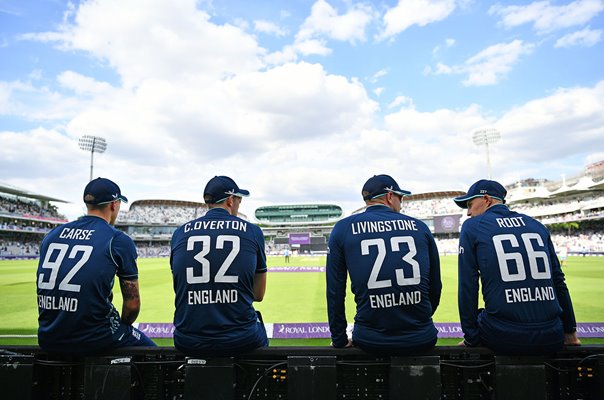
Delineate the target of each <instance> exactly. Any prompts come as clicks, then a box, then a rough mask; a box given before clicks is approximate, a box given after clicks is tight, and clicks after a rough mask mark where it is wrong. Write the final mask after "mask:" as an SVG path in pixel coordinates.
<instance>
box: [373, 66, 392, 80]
mask: <svg viewBox="0 0 604 400" xmlns="http://www.w3.org/2000/svg"><path fill="white" fill-rule="evenodd" d="M388 73H390V68H382V69H380V70H379V71H377V72H376V73H375V74H373V75H372V76H371V77H370V78H369V82H371V83H376V82H377V81H378V80H379V79H380V78H383V77H384V76H386V75H388Z"/></svg>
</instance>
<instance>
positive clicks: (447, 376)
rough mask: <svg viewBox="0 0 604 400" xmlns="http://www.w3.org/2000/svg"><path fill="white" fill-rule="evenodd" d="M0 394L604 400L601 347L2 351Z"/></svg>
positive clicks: (34, 396) (8, 348) (603, 350)
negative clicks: (398, 352)
mask: <svg viewBox="0 0 604 400" xmlns="http://www.w3.org/2000/svg"><path fill="white" fill-rule="evenodd" d="M0 385H1V387H2V388H1V389H0V398H1V399H7V400H11V399H61V400H63V399H65V400H70V399H112V400H115V399H133V400H139V399H141V400H142V399H144V400H147V399H170V400H174V399H210V400H217V399H221V400H222V399H226V400H231V399H236V400H248V399H264V400H270V399H292V400H298V399H319V400H321V399H342V400H349V399H447V400H449V399H459V400H466V399H468V400H472V399H493V400H499V399H515V400H524V399H527V400H528V399H531V400H533V399H547V400H571V399H584V400H592V399H593V400H596V399H597V400H601V399H604V345H590V346H580V347H567V348H566V349H564V350H563V351H561V352H559V353H557V354H555V355H552V356H539V357H536V356H526V357H523V356H502V355H495V354H493V353H492V352H491V351H490V350H488V349H485V348H464V347H449V346H438V347H436V348H435V349H433V350H431V351H429V352H425V353H423V354H420V355H415V356H406V357H400V356H396V357H388V356H375V355H372V354H368V353H365V352H363V351H361V350H360V349H356V348H351V349H333V348H330V347H269V348H265V349H258V350H255V351H253V352H250V353H248V354H244V355H241V356H238V357H233V358H220V357H211V358H198V357H197V358H188V357H185V356H184V355H183V354H181V353H179V352H178V351H176V350H175V349H174V348H172V347H159V348H134V347H133V348H124V349H120V350H119V351H115V352H111V353H108V354H102V355H96V356H91V357H70V356H60V355H59V356H58V355H50V354H47V353H45V352H43V351H41V350H40V349H39V348H38V347H35V346H4V347H2V348H0Z"/></svg>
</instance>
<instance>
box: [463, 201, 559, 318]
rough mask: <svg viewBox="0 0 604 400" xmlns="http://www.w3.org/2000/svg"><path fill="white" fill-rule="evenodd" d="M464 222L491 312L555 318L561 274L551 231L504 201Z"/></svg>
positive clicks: (519, 316) (495, 315)
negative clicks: (512, 209) (502, 203)
mask: <svg viewBox="0 0 604 400" xmlns="http://www.w3.org/2000/svg"><path fill="white" fill-rule="evenodd" d="M464 225H467V226H464V227H463V229H462V246H463V241H464V238H463V236H464V235H465V234H464V233H463V231H466V232H467V233H468V234H470V235H471V237H472V240H473V241H474V242H475V243H476V246H477V252H476V253H477V257H478V259H477V262H478V265H479V266H480V276H481V282H482V287H483V289H482V290H483V298H484V301H485V308H486V311H487V314H488V316H489V317H495V318H497V319H501V320H504V321H510V322H518V323H546V324H547V323H549V322H551V321H556V322H557V320H558V318H559V316H560V314H561V312H562V309H561V308H560V305H559V303H558V301H557V297H556V289H555V283H554V282H555V280H556V279H560V277H561V276H562V277H563V275H562V271H561V270H560V267H559V264H558V262H557V259H555V252H554V249H553V245H552V244H551V239H550V237H549V232H548V231H547V229H546V228H545V227H544V226H543V225H542V224H541V223H539V222H538V221H536V220H534V219H533V218H531V217H529V216H527V215H524V214H520V213H517V212H513V211H510V210H509V209H508V207H507V206H505V205H501V204H500V205H496V206H493V207H491V208H490V209H489V210H487V212H485V213H484V214H482V215H480V216H478V217H474V218H472V219H470V220H467V221H466V222H465V224H464ZM552 256H553V258H554V259H552Z"/></svg>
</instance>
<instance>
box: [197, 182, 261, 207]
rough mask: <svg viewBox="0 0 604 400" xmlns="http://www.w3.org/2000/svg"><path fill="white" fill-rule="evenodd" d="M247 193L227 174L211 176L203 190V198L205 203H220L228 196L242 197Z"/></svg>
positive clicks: (248, 193)
mask: <svg viewBox="0 0 604 400" xmlns="http://www.w3.org/2000/svg"><path fill="white" fill-rule="evenodd" d="M249 195H250V192H249V191H247V190H245V189H240V188H239V186H237V184H236V183H235V181H234V180H232V179H231V178H229V177H228V176H215V177H213V178H212V179H210V181H209V182H208V184H207V185H206V188H205V189H204V190H203V198H204V200H205V202H206V203H207V204H214V203H220V202H221V201H224V200H226V199H227V198H228V197H229V196H238V197H244V196H249Z"/></svg>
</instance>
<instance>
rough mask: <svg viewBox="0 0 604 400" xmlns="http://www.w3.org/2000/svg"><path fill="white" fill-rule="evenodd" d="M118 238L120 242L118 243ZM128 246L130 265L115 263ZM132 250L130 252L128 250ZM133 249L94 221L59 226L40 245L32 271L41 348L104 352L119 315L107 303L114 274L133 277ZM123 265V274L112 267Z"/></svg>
mask: <svg viewBox="0 0 604 400" xmlns="http://www.w3.org/2000/svg"><path fill="white" fill-rule="evenodd" d="M122 236H123V237H122ZM112 246H114V247H115V246H127V247H129V248H128V251H129V252H134V257H133V258H132V259H130V260H117V259H116V258H118V257H121V254H122V252H120V251H116V252H114V253H112V251H111V247H112ZM130 246H131V248H130ZM135 254H136V253H135V250H134V244H132V243H131V241H129V239H127V238H125V235H124V234H123V233H122V232H119V231H117V230H116V229H115V228H113V227H112V226H110V225H109V224H108V223H107V222H106V221H104V220H103V219H101V218H98V217H94V216H86V217H82V218H80V219H79V220H77V221H73V222H70V223H68V224H65V225H62V226H59V227H57V228H55V229H54V230H52V231H51V232H50V233H49V234H48V235H47V236H46V237H45V238H44V240H43V242H42V246H41V252H40V261H39V264H38V271H37V286H38V290H37V292H38V310H39V318H38V319H39V329H38V336H39V342H40V345H41V346H42V347H43V348H48V349H56V350H60V349H63V348H64V349H66V350H69V349H70V348H73V347H74V345H75V346H77V345H78V343H88V344H90V346H91V347H93V348H96V347H98V348H103V347H106V346H108V345H109V344H110V343H111V335H112V329H113V328H114V327H115V325H116V324H117V325H119V314H118V313H117V311H116V310H115V308H114V307H113V305H112V303H111V291H112V287H113V282H114V277H115V275H116V272H117V273H118V275H121V276H124V277H136V276H137V275H136V274H137V271H136V264H135V259H136V258H135ZM116 261H117V262H118V263H121V262H122V261H124V262H126V263H127V264H129V265H127V267H128V269H121V268H118V265H117V264H116Z"/></svg>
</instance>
